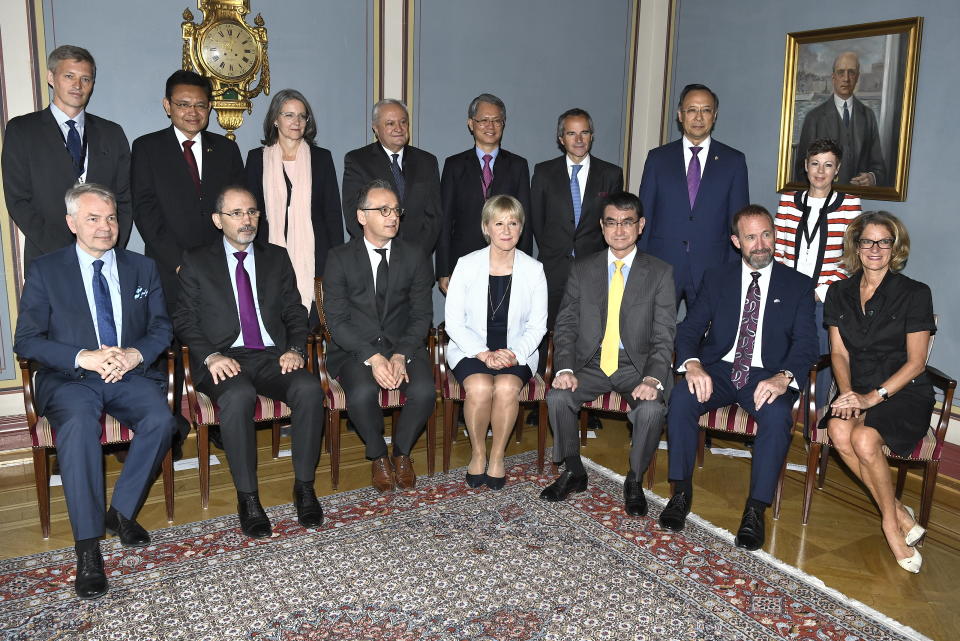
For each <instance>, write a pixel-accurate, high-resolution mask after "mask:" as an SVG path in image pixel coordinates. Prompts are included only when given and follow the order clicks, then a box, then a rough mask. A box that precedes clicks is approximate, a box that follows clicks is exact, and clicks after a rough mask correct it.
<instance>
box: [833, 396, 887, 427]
mask: <svg viewBox="0 0 960 641" xmlns="http://www.w3.org/2000/svg"><path fill="white" fill-rule="evenodd" d="M873 396H876V397H877V400H873ZM882 400H883V399H882V397H881V396H880V394H879V393H878V392H877V391H875V390H874V391H872V392H870V393H868V394H857V393H856V392H854V391H853V390H850V391H849V392H844V393H843V394H841V395H840V396H838V397H837V398H836V400H834V401H833V402H832V403H830V415H831V416H835V417H837V418H840V419H843V420H849V419H851V418H857V417H858V416H860V413H861V412H863V411H864V410H868V409H870V408H871V407H873V406H874V405H879V404H880V402H881V401H882Z"/></svg>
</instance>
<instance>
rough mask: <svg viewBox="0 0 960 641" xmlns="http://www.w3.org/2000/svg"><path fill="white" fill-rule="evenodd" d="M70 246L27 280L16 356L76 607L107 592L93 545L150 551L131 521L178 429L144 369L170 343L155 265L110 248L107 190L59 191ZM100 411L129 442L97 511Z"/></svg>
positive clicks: (114, 233) (162, 386)
mask: <svg viewBox="0 0 960 641" xmlns="http://www.w3.org/2000/svg"><path fill="white" fill-rule="evenodd" d="M64 200H65V203H66V211H67V216H66V218H67V226H68V227H69V229H70V231H72V232H73V233H74V234H76V237H77V240H76V242H75V243H74V244H72V245H69V246H67V247H64V248H62V249H59V250H57V251H54V252H51V253H50V254H47V255H45V256H42V257H39V258H37V259H35V260H34V261H33V262H32V263H31V264H30V267H29V269H28V271H27V278H26V282H25V283H24V286H23V295H22V296H21V298H20V315H19V318H18V319H17V330H16V337H15V343H14V351H15V352H16V353H17V354H18V355H20V356H21V357H22V358H27V359H30V360H32V361H35V362H36V363H37V364H38V365H39V369H38V371H37V378H36V385H35V398H34V401H35V403H36V408H37V412H38V413H39V414H41V415H43V416H45V417H46V418H47V420H49V421H50V426H51V428H52V429H53V432H54V435H55V436H56V442H57V461H58V462H59V465H60V475H61V477H62V479H63V491H64V497H65V498H66V502H67V512H68V514H69V515H70V525H71V527H72V529H73V538H74V540H75V549H76V553H77V580H76V584H75V586H74V588H75V590H76V593H77V596H79V597H80V598H81V599H95V598H97V597H100V596H103V595H104V594H106V592H107V577H106V574H105V573H104V568H103V556H102V555H101V554H100V544H99V539H100V537H101V536H103V533H104V530H107V531H109V532H112V533H114V534H117V535H118V536H119V537H120V542H121V544H123V546H124V547H140V546H143V545H148V544H149V543H150V535H149V534H147V532H146V530H144V529H143V528H142V527H141V526H140V524H139V523H137V522H136V520H135V516H136V514H137V511H138V510H139V509H140V505H141V503H142V502H143V499H144V497H145V496H146V493H147V490H148V489H149V485H150V482H151V481H152V480H153V478H154V475H155V473H156V470H157V467H158V466H159V465H160V461H161V460H162V459H163V456H164V454H165V453H166V452H167V450H168V449H169V448H170V439H171V437H172V436H173V432H174V429H175V423H174V419H173V415H172V414H171V413H170V408H169V406H168V405H167V401H166V378H165V376H164V375H163V373H162V372H160V371H159V370H157V369H154V368H153V367H151V364H152V363H153V362H154V361H155V360H156V359H157V357H159V356H160V355H161V354H162V353H163V351H164V350H165V349H166V348H167V346H168V345H169V344H170V339H171V338H172V328H171V326H170V319H169V318H168V317H167V312H166V303H165V302H164V299H163V290H162V289H161V287H160V276H159V275H158V273H157V267H156V265H155V264H154V262H153V261H152V260H151V259H149V258H146V257H144V256H140V255H139V254H134V253H132V252H128V251H125V250H123V249H119V248H117V247H115V245H116V243H117V238H118V235H119V225H118V222H117V205H116V200H115V198H114V195H113V193H111V192H110V191H109V190H108V189H107V188H106V187H102V186H100V185H96V184H94V183H86V184H81V185H76V186H75V187H73V188H71V189H69V190H68V191H67V192H66V196H65V198H64ZM104 412H106V413H107V414H110V415H111V416H113V417H114V418H116V419H117V420H119V421H120V422H121V423H123V424H124V425H127V426H129V427H130V428H131V429H132V430H133V431H134V432H135V434H136V435H135V437H134V438H133V440H132V441H131V443H130V452H129V454H128V455H127V458H126V464H125V465H124V466H123V471H122V472H121V473H120V477H119V478H118V479H117V482H116V484H115V485H114V489H113V496H112V497H111V500H110V509H109V511H106V514H104V504H103V496H104V488H103V451H102V449H101V446H100V435H101V433H102V427H101V423H100V417H101V416H102V414H103V413H104Z"/></svg>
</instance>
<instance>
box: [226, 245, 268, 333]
mask: <svg viewBox="0 0 960 641" xmlns="http://www.w3.org/2000/svg"><path fill="white" fill-rule="evenodd" d="M233 255H234V256H235V257H236V259H237V271H236V272H235V275H236V280H237V306H238V307H239V308H240V333H241V334H242V335H243V346H244V347H246V348H247V349H263V335H262V334H261V333H260V321H258V320H257V308H256V306H255V305H254V304H253V286H252V285H251V284H250V275H249V274H248V273H247V270H246V268H245V267H244V266H243V259H244V258H246V257H247V252H235V253H234V254H233Z"/></svg>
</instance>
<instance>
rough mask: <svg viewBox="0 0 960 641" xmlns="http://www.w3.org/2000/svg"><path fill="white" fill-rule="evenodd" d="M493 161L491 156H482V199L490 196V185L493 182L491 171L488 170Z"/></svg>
mask: <svg viewBox="0 0 960 641" xmlns="http://www.w3.org/2000/svg"><path fill="white" fill-rule="evenodd" d="M491 160H493V156H491V155H490V154H483V197H484V198H486V197H487V196H489V195H490V183H492V182H493V169H491V168H490V161H491Z"/></svg>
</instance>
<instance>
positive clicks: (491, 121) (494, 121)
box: [470, 118, 506, 129]
mask: <svg viewBox="0 0 960 641" xmlns="http://www.w3.org/2000/svg"><path fill="white" fill-rule="evenodd" d="M470 120H472V121H473V122H475V123H477V124H478V125H480V126H481V127H483V126H486V125H493V126H494V127H495V128H497V129H499V128H500V127H502V126H503V123H504V122H506V121H505V120H504V119H503V118H471V119H470Z"/></svg>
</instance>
